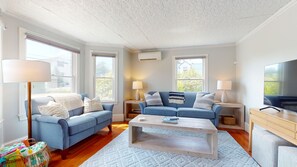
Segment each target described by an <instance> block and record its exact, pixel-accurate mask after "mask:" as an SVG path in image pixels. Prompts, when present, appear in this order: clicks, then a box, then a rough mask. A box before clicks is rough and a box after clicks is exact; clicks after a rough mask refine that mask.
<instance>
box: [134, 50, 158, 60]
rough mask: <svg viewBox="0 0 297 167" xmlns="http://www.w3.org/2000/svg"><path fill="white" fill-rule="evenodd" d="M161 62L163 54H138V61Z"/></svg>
mask: <svg viewBox="0 0 297 167" xmlns="http://www.w3.org/2000/svg"><path fill="white" fill-rule="evenodd" d="M146 60H161V52H144V53H138V61H146Z"/></svg>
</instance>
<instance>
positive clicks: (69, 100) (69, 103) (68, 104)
mask: <svg viewBox="0 0 297 167" xmlns="http://www.w3.org/2000/svg"><path fill="white" fill-rule="evenodd" d="M50 97H52V98H53V99H54V100H55V102H57V103H60V104H62V105H63V106H64V107H65V108H66V109H67V110H68V111H70V110H73V109H76V108H80V107H82V106H83V101H82V100H81V95H79V94H76V93H65V94H51V95H50Z"/></svg>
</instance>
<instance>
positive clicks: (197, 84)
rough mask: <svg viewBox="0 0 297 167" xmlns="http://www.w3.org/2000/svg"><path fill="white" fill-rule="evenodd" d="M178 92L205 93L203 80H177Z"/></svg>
mask: <svg viewBox="0 0 297 167" xmlns="http://www.w3.org/2000/svg"><path fill="white" fill-rule="evenodd" d="M177 91H180V92H200V91H203V81H202V80H177Z"/></svg>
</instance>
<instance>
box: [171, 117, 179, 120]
mask: <svg viewBox="0 0 297 167" xmlns="http://www.w3.org/2000/svg"><path fill="white" fill-rule="evenodd" d="M178 119H179V118H178V117H170V118H169V120H178Z"/></svg>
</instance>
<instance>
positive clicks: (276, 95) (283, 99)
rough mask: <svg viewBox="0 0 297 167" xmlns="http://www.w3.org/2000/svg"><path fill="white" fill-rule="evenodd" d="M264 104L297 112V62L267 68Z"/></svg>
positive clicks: (265, 72)
mask: <svg viewBox="0 0 297 167" xmlns="http://www.w3.org/2000/svg"><path fill="white" fill-rule="evenodd" d="M264 104H265V105H268V106H273V107H277V108H283V109H287V110H292V111H295V112H297V60H292V61H287V62H282V63H277V64H272V65H268V66H265V71H264Z"/></svg>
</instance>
